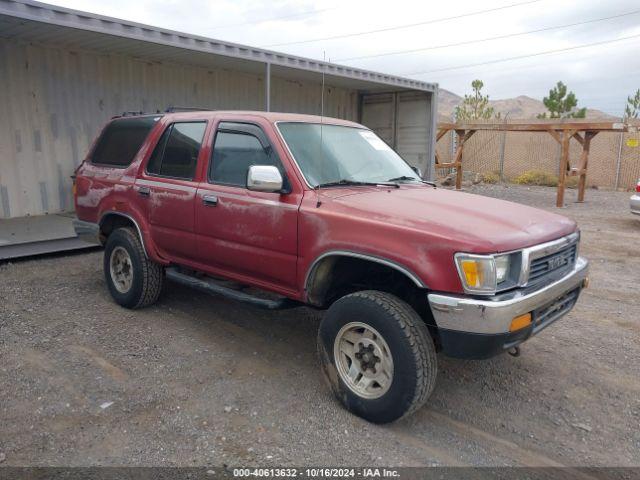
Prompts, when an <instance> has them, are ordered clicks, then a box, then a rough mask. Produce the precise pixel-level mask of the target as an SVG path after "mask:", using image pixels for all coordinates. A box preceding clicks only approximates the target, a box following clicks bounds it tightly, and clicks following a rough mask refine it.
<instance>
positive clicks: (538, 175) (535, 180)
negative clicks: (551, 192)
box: [513, 170, 558, 187]
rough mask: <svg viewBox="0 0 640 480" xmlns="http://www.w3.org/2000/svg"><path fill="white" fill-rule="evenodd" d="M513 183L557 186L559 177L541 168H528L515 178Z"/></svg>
mask: <svg viewBox="0 0 640 480" xmlns="http://www.w3.org/2000/svg"><path fill="white" fill-rule="evenodd" d="M513 183H517V184H518V185H541V186H545V187H556V186H557V185H558V177H556V176H555V175H552V174H551V173H548V172H543V171H541V170H528V171H526V172H524V173H522V174H521V175H519V176H517V177H516V178H514V179H513Z"/></svg>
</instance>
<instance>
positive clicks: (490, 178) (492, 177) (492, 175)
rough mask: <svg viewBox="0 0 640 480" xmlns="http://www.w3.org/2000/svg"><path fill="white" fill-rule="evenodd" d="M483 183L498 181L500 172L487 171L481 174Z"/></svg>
mask: <svg viewBox="0 0 640 480" xmlns="http://www.w3.org/2000/svg"><path fill="white" fill-rule="evenodd" d="M482 181H483V182H484V183H498V182H499V181H500V172H487V173H483V174H482Z"/></svg>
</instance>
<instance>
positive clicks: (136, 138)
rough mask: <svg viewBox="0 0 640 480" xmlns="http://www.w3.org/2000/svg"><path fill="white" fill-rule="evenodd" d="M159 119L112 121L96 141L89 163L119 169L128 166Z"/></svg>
mask: <svg viewBox="0 0 640 480" xmlns="http://www.w3.org/2000/svg"><path fill="white" fill-rule="evenodd" d="M159 118H160V117H137V118H121V119H118V120H114V121H112V122H111V123H110V124H109V125H107V126H106V128H105V129H104V131H103V132H102V135H101V136H100V138H99V139H98V142H97V143H96V147H95V148H94V150H93V153H92V155H91V163H95V164H98V165H108V166H113V167H120V168H122V167H126V166H128V165H130V164H131V162H132V161H133V159H134V157H135V156H136V153H138V150H140V147H141V146H142V144H143V143H144V141H145V139H146V138H147V135H149V132H150V131H151V129H152V128H153V126H154V125H155V124H156V122H157V121H158V119H159Z"/></svg>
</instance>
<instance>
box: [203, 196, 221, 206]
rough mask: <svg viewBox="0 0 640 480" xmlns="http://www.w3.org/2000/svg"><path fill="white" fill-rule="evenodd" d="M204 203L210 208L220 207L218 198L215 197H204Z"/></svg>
mask: <svg viewBox="0 0 640 480" xmlns="http://www.w3.org/2000/svg"><path fill="white" fill-rule="evenodd" d="M202 203H204V204H205V205H206V206H208V207H215V206H216V205H218V197H216V196H215V195H203V196H202Z"/></svg>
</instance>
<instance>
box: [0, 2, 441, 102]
mask: <svg viewBox="0 0 640 480" xmlns="http://www.w3.org/2000/svg"><path fill="white" fill-rule="evenodd" d="M0 38H7V39H8V38H13V39H20V40H24V41H29V42H37V43H43V44H48V45H57V46H62V47H65V48H71V49H77V50H81V51H82V50H89V51H97V52H101V53H111V54H122V55H130V56H133V57H136V58H140V59H143V60H148V61H158V62H173V63H181V64H188V65H197V66H202V67H208V68H223V69H229V70H238V71H243V72H248V73H258V74H262V73H264V67H265V64H267V63H268V64H271V73H272V75H274V76H278V77H282V78H291V79H301V80H305V79H308V80H313V81H318V79H319V78H320V77H321V75H322V74H323V73H324V74H325V77H326V80H327V82H328V83H330V84H332V85H335V86H337V87H345V88H353V89H357V90H362V91H371V92H376V91H392V90H394V91H397V90H420V91H426V92H433V91H435V90H436V89H437V84H434V83H427V82H422V81H419V80H414V79H410V78H403V77H397V76H394V75H387V74H384V73H378V72H372V71H369V70H362V69H359V68H353V67H348V66H345V65H338V64H335V63H330V62H323V61H319V60H313V59H309V58H304V57H298V56H294V55H289V54H285V53H281V52H275V51H271V50H264V49H260V48H255V47H249V46H246V45H240V44H235V43H229V42H224V41H221V40H215V39H211V38H206V37H200V36H197V35H191V34H187V33H182V32H176V31H173V30H166V29H163V28H157V27H152V26H149V25H143V24H139V23H134V22H129V21H126V20H120V19H116V18H111V17H105V16H101V15H96V14H93V13H88V12H81V11H78V10H71V9H68V8H63V7H58V6H54V5H49V4H46V3H40V2H35V1H32V0H0Z"/></svg>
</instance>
